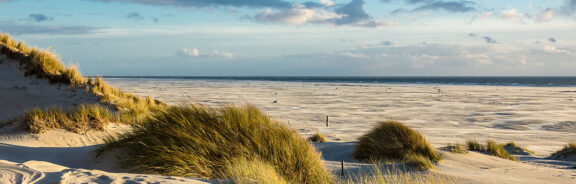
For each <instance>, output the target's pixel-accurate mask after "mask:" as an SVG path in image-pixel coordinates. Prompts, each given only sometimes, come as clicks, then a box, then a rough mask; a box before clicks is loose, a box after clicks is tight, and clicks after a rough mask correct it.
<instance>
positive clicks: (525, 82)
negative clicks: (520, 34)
mask: <svg viewBox="0 0 576 184" xmlns="http://www.w3.org/2000/svg"><path fill="white" fill-rule="evenodd" d="M105 78H128V79H169V80H170V79H172V80H174V79H176V80H251V81H284V82H328V83H389V84H451V85H497V86H570V87H576V77H270V76H266V77H260V76H251V77H227V76H214V77H196V76H178V77H172V76H170V77H164V76H107V77H105Z"/></svg>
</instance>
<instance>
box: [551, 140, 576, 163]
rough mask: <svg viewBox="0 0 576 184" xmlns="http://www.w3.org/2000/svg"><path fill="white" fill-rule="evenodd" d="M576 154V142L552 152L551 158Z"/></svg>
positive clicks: (562, 157)
mask: <svg viewBox="0 0 576 184" xmlns="http://www.w3.org/2000/svg"><path fill="white" fill-rule="evenodd" d="M574 156H576V142H573V143H569V144H567V145H566V146H564V148H562V149H561V150H558V151H556V152H554V153H552V155H550V158H554V159H564V158H568V157H574Z"/></svg>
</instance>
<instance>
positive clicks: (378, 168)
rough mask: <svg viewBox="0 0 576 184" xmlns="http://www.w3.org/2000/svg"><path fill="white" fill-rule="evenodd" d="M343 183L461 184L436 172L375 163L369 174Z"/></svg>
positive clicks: (350, 176) (347, 179) (349, 177)
mask: <svg viewBox="0 0 576 184" xmlns="http://www.w3.org/2000/svg"><path fill="white" fill-rule="evenodd" d="M342 183H346V184H398V183H410V184H412V183H414V184H416V183H417V184H451V183H461V182H459V181H458V180H457V179H455V178H451V177H448V176H444V175H440V174H438V173H436V172H419V171H406V170H403V169H400V168H398V167H386V166H384V165H383V164H381V163H374V165H373V166H372V167H371V168H370V169H369V171H368V172H361V173H358V174H355V175H349V176H347V177H346V178H345V180H344V181H343V182H342Z"/></svg>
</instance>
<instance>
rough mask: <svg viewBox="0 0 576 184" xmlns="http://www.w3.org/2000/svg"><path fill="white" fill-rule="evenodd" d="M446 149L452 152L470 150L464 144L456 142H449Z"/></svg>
mask: <svg viewBox="0 0 576 184" xmlns="http://www.w3.org/2000/svg"><path fill="white" fill-rule="evenodd" d="M446 149H447V150H448V151H450V152H452V153H467V152H468V149H467V148H466V147H465V146H464V145H462V144H459V143H454V144H452V143H449V144H448V145H447V146H446Z"/></svg>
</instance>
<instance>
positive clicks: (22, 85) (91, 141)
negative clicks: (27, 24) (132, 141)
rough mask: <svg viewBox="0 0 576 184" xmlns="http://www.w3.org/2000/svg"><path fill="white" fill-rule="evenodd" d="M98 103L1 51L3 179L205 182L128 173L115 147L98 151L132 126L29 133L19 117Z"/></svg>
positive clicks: (0, 180)
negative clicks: (30, 71)
mask: <svg viewBox="0 0 576 184" xmlns="http://www.w3.org/2000/svg"><path fill="white" fill-rule="evenodd" d="M85 103H98V98H97V97H95V96H93V95H90V94H88V93H86V92H85V91H84V90H75V91H74V90H71V89H70V88H69V87H67V86H65V85H53V84H49V83H48V82H47V81H45V80H40V79H36V78H34V77H24V75H23V72H21V71H20V70H19V66H18V64H17V63H16V62H14V61H12V60H9V59H6V58H5V57H4V56H3V55H0V183H205V182H203V181H200V180H196V179H192V178H182V177H169V176H158V175H145V174H129V173H123V172H125V171H123V170H122V169H121V168H120V167H119V165H118V161H117V159H116V157H115V155H114V153H110V154H108V155H104V156H101V157H97V158H95V157H94V152H93V151H94V150H95V149H97V148H98V146H99V145H101V144H103V143H104V141H103V139H104V138H105V137H107V136H109V135H116V134H118V133H121V132H123V131H126V130H128V128H129V127H127V126H121V125H114V124H112V125H110V126H108V127H106V130H105V131H99V132H96V131H94V132H85V133H83V134H76V133H70V132H65V131H62V130H54V131H48V132H45V133H42V134H29V133H26V132H23V131H21V130H20V128H19V127H18V126H17V121H14V118H16V117H20V116H22V115H23V114H24V112H25V111H28V110H31V109H32V108H35V107H39V108H47V107H51V106H58V107H62V108H64V109H67V108H70V107H74V106H76V105H77V104H85Z"/></svg>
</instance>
